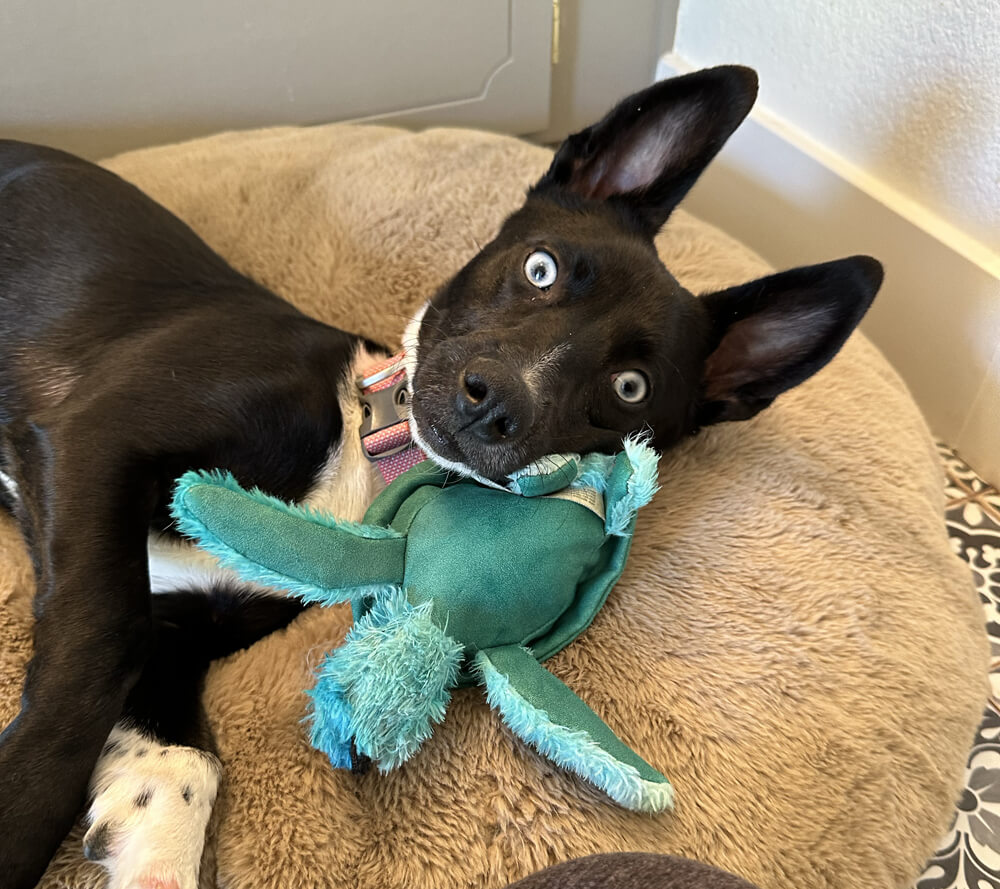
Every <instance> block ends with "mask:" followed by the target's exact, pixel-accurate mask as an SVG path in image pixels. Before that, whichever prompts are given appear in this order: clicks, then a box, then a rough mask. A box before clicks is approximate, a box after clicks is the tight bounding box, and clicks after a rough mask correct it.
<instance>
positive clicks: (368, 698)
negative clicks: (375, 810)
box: [310, 590, 463, 772]
mask: <svg viewBox="0 0 1000 889" xmlns="http://www.w3.org/2000/svg"><path fill="white" fill-rule="evenodd" d="M462 654H463V648H462V646H461V645H459V644H458V643H457V642H456V641H455V640H454V639H452V638H451V637H450V636H448V634H447V633H445V632H444V630H442V629H441V628H440V627H438V626H437V625H436V624H435V623H434V622H433V621H432V620H431V615H430V603H424V604H423V605H418V606H413V605H411V604H410V603H409V602H407V600H406V595H405V594H404V593H403V592H402V591H401V590H398V591H396V592H394V593H393V594H391V595H390V596H389V597H387V598H386V599H383V600H382V601H379V602H376V604H375V605H374V607H373V608H372V609H371V610H370V611H369V612H368V613H367V614H366V615H365V616H364V617H362V618H361V619H360V620H359V621H358V622H357V623H356V624H355V625H354V627H353V628H352V629H351V631H350V633H348V635H347V640H346V641H345V642H344V644H343V645H342V646H341V647H340V648H338V649H336V650H335V651H334V652H333V653H332V654H330V655H329V656H328V657H327V659H326V660H325V661H324V662H323V664H322V665H321V667H320V670H319V678H318V679H317V682H316V685H315V687H314V688H313V689H312V691H311V692H310V695H311V696H312V714H311V717H312V743H313V746H314V747H316V748H317V749H319V750H322V751H323V752H324V753H326V754H327V756H329V757H330V762H332V763H333V765H334V766H336V767H338V768H349V767H350V766H351V743H352V741H353V743H354V745H355V748H356V750H357V752H358V753H359V754H361V755H362V756H366V757H368V758H369V759H371V760H372V761H374V762H375V763H376V764H377V765H378V767H379V769H380V770H381V771H383V772H386V771H389V770H390V769H394V768H396V766H398V765H400V764H401V763H403V762H405V761H406V760H407V759H409V758H410V757H411V756H412V755H413V754H414V753H415V752H416V751H417V749H418V748H419V747H420V745H421V744H422V743H423V742H424V741H425V740H427V738H429V737H430V734H431V731H432V729H433V726H434V723H438V722H440V721H441V720H442V719H444V714H445V710H446V708H447V706H448V702H449V701H450V700H451V688H452V687H453V686H454V684H455V680H456V678H457V676H458V669H459V665H460V664H461V659H462Z"/></svg>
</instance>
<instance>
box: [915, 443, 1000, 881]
mask: <svg viewBox="0 0 1000 889" xmlns="http://www.w3.org/2000/svg"><path fill="white" fill-rule="evenodd" d="M938 448H939V450H940V452H941V458H942V460H943V461H944V465H945V476H946V478H945V492H946V494H947V498H948V499H947V507H946V511H945V521H946V523H947V525H948V536H949V537H950V538H951V545H952V547H953V549H954V550H955V552H956V553H957V554H958V555H959V556H961V557H962V558H963V559H964V560H965V561H966V562H968V563H969V567H970V568H971V569H972V574H973V578H974V580H975V584H976V588H977V590H978V591H979V599H980V601H981V602H982V603H983V613H984V616H985V619H986V629H987V632H988V633H989V637H990V648H991V661H990V681H991V684H992V694H991V696H990V700H989V702H988V703H987V706H986V710H985V711H984V713H983V721H982V724H981V725H980V726H979V731H978V732H977V734H976V739H975V742H974V744H973V747H972V750H971V751H969V759H968V761H967V763H966V772H965V789H964V790H963V791H962V796H961V798H960V799H959V800H958V803H957V805H956V807H955V820H954V822H953V824H952V826H951V830H950V831H949V832H948V834H947V836H945V837H944V839H943V840H942V842H941V845H940V846H939V847H938V851H937V852H936V853H935V854H934V856H933V857H932V858H931V860H930V861H929V862H928V864H927V867H926V869H925V870H924V873H923V875H922V876H921V877H920V879H919V880H918V881H917V883H916V889H1000V492H998V491H997V490H996V489H995V488H992V487H990V486H989V485H987V484H986V483H985V482H984V481H983V480H982V479H980V478H979V476H977V475H976V473H975V472H973V471H972V469H970V468H969V466H968V465H966V464H965V463H964V462H962V460H961V459H960V458H959V457H958V456H957V455H956V454H955V452H954V451H952V450H951V449H950V448H948V447H945V446H944V445H939V446H938Z"/></svg>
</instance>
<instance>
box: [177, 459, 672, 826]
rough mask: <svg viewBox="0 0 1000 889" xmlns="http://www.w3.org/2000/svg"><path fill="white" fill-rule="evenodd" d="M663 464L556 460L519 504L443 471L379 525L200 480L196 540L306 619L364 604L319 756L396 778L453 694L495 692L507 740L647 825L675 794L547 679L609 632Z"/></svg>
mask: <svg viewBox="0 0 1000 889" xmlns="http://www.w3.org/2000/svg"><path fill="white" fill-rule="evenodd" d="M657 461H658V457H657V455H656V453H655V452H654V451H652V450H651V449H650V448H648V447H647V446H646V445H645V444H644V443H642V442H640V441H637V440H626V442H625V445H624V450H623V451H622V452H621V453H620V454H618V455H617V457H608V456H605V455H601V454H589V455H587V456H585V457H579V456H576V455H570V456H561V457H552V458H546V459H545V460H543V461H539V463H537V464H533V466H532V467H529V469H527V470H522V471H521V472H520V473H517V474H515V475H514V476H512V477H511V482H510V486H509V490H498V489H495V488H491V487H487V486H485V485H482V484H479V483H477V482H474V481H471V480H468V479H456V478H455V477H454V474H453V473H448V472H446V471H445V470H443V469H440V468H439V467H437V466H435V465H434V464H433V463H431V462H430V461H425V462H423V463H419V464H418V465H416V466H414V467H413V468H412V469H409V470H408V471H407V472H405V473H404V474H403V475H401V476H400V477H399V478H397V479H396V480H395V481H393V482H392V483H391V484H390V485H389V486H388V487H387V488H386V489H385V490H384V491H383V492H382V493H381V494H380V495H379V496H378V497H377V498H376V499H375V501H374V502H373V504H372V505H371V507H370V508H369V510H368V512H367V513H366V515H365V519H364V523H363V524H356V523H352V522H344V521H339V520H337V519H334V518H332V517H329V516H325V515H321V514H319V513H317V512H315V511H313V510H310V509H307V508H302V507H298V506H290V505H288V504H286V503H283V502H281V501H279V500H277V499H275V498H272V497H269V496H267V495H265V494H262V493H261V492H260V491H257V490H254V491H246V490H244V489H243V488H241V487H240V486H239V485H238V484H237V483H236V481H235V480H234V479H233V477H232V476H231V475H228V474H226V475H223V474H221V473H216V472H189V473H187V474H186V475H185V476H183V477H182V478H181V479H180V481H179V482H178V485H177V489H176V491H175V495H174V500H173V512H174V516H175V518H176V519H177V522H178V524H179V527H180V529H181V530H182V531H183V532H184V533H186V534H188V535H189V536H191V537H193V538H194V539H195V540H196V541H197V542H198V543H199V544H200V545H201V546H202V547H203V548H204V549H206V550H207V551H208V552H210V553H212V554H214V555H215V556H216V557H217V558H218V559H219V561H220V562H222V563H223V564H224V565H226V566H228V567H230V568H232V569H233V570H235V571H236V572H237V573H238V574H240V575H241V576H242V577H243V578H245V579H246V580H250V581H254V582H256V583H260V584H263V585H266V586H269V587H275V588H278V589H282V590H287V591H288V592H289V593H291V594H292V595H295V596H298V597H299V598H301V599H302V600H303V601H305V602H313V603H319V604H320V605H332V604H335V603H339V602H347V601H349V602H351V604H352V607H353V613H354V625H353V627H352V628H351V630H350V632H349V633H348V635H347V639H346V640H345V642H344V644H343V645H342V646H340V647H339V648H337V649H335V650H334V651H333V652H332V653H330V654H329V655H328V656H327V657H326V659H325V661H324V662H323V664H322V665H321V667H320V669H319V671H318V679H317V682H316V685H315V687H314V688H313V689H312V690H311V692H310V695H311V698H312V700H311V714H310V718H311V722H312V743H313V745H314V746H315V747H317V748H318V749H319V750H322V751H323V752H324V753H326V754H327V756H328V757H329V758H330V761H331V762H332V763H333V765H334V766H335V767H338V768H347V767H350V766H351V764H352V759H353V753H354V751H356V752H357V753H359V754H361V755H363V756H365V757H368V758H370V759H371V760H373V761H374V762H375V763H376V764H377V765H378V767H379V769H380V770H382V771H388V770H390V769H394V768H396V767H397V766H399V765H400V764H402V763H404V762H406V760H408V759H409V758H410V757H411V756H412V755H413V754H414V753H415V752H416V751H417V750H418V748H419V747H420V745H421V744H422V743H423V742H424V741H425V740H427V738H428V737H430V735H431V732H432V729H433V726H434V724H435V723H439V722H441V721H442V720H443V719H444V716H445V710H446V709H447V706H448V703H449V700H450V697H451V690H452V689H453V688H455V687H456V686H463V685H472V684H481V685H484V686H485V688H486V696H487V699H488V701H489V703H490V705H491V706H492V707H493V708H495V709H496V710H497V711H499V713H500V715H501V717H502V718H503V720H504V722H505V723H506V724H507V726H508V727H509V728H510V729H511V731H513V732H514V733H515V734H516V735H518V736H519V737H520V738H522V739H523V740H524V741H526V742H527V743H528V744H530V745H531V746H533V747H534V748H535V749H536V750H538V751H539V752H540V753H541V754H542V755H544V756H546V757H548V758H550V759H552V760H553V761H554V762H556V763H557V764H558V765H560V766H562V767H564V768H567V769H569V770H572V771H573V772H576V773H577V774H579V775H581V776H582V777H584V778H585V779H587V780H588V781H590V782H592V783H593V784H594V785H596V786H597V787H598V788H600V789H601V790H603V791H604V792H605V793H606V794H607V795H608V796H610V797H611V798H612V799H613V800H615V801H616V802H618V803H620V804H621V805H623V806H626V807H628V808H630V809H636V810H641V811H646V812H660V811H663V810H664V809H667V808H670V807H671V806H672V804H673V790H672V788H671V786H670V783H669V782H668V781H667V779H666V778H665V777H664V776H663V775H661V774H660V773H659V772H658V771H656V770H655V769H654V768H653V767H652V766H650V765H649V764H648V763H647V762H646V761H645V760H643V759H642V758H641V757H640V756H638V755H637V754H636V753H635V752H634V751H632V750H631V749H630V748H629V747H628V746H627V745H626V744H624V743H623V742H622V741H621V740H620V739H619V738H618V737H617V736H616V735H615V734H614V732H612V731H611V729H610V728H608V726H607V725H606V724H605V723H604V722H603V721H602V720H601V719H600V718H599V717H598V716H597V714H596V713H594V711H593V710H591V709H590V707H588V706H587V705H586V704H585V703H584V702H583V701H582V700H581V699H580V698H579V697H577V696H576V694H574V693H573V692H572V691H571V690H570V689H569V688H568V687H567V686H566V685H565V684H564V683H562V682H561V681H560V680H559V679H557V678H556V677H555V676H554V675H553V674H552V673H550V672H549V671H548V670H546V669H545V667H543V666H542V665H541V662H542V661H545V660H546V659H547V658H550V657H552V655H554V654H556V652H558V651H560V650H562V649H563V648H565V647H566V646H567V645H568V644H569V643H570V642H572V641H573V640H574V639H575V638H576V637H577V636H578V635H580V633H582V632H583V631H584V630H585V629H586V628H587V627H588V626H589V625H590V623H591V621H592V620H593V619H594V616H595V615H596V613H597V612H598V611H599V610H600V608H601V606H602V605H603V604H604V602H605V600H606V599H607V596H608V593H609V592H610V590H611V588H612V586H613V585H614V584H615V582H616V581H617V580H618V578H619V577H620V576H621V573H622V570H623V569H624V565H625V559H626V557H627V555H628V551H629V548H630V546H631V541H632V533H633V529H634V527H635V514H636V510H637V509H638V508H639V507H641V506H642V505H644V504H645V503H647V502H648V501H649V499H650V498H651V497H652V495H653V493H654V492H655V490H656V468H657Z"/></svg>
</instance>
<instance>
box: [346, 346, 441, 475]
mask: <svg viewBox="0 0 1000 889" xmlns="http://www.w3.org/2000/svg"><path fill="white" fill-rule="evenodd" d="M404 354H405V353H403V352H399V353H398V354H396V355H393V356H392V357H391V358H385V359H383V360H382V361H379V362H378V363H377V364H374V365H372V366H371V367H369V368H366V369H365V371H364V373H363V374H362V375H361V376H360V377H358V379H357V385H358V389H359V390H360V392H361V395H360V398H361V406H362V411H363V417H362V420H361V430H360V432H361V445H362V447H363V448H364V450H365V456H366V457H367V458H368V459H369V460H371V461H372V462H373V463H374V464H375V466H376V467H377V468H378V471H379V474H380V475H381V476H382V480H383V481H384V482H385V483H386V484H387V485H388V484H390V483H391V482H392V481H393V479H395V478H396V477H397V476H399V475H402V474H403V473H404V472H406V470H407V469H409V468H410V467H411V466H416V464H417V463H420V462H421V461H422V460H426V459H427V455H426V454H425V453H424V452H423V451H422V450H421V449H420V448H419V447H417V446H416V445H415V444H414V443H413V437H412V435H411V434H410V424H409V412H410V411H409V391H408V389H407V381H406V366H405V365H404V364H403V356H404Z"/></svg>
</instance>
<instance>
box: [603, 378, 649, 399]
mask: <svg viewBox="0 0 1000 889" xmlns="http://www.w3.org/2000/svg"><path fill="white" fill-rule="evenodd" d="M611 385H612V386H613V387H614V389H615V395H617V396H618V397H619V398H620V399H621V400H622V401H625V402H627V403H628V404H638V403H639V402H640V401H644V400H645V399H646V396H647V395H649V380H647V379H646V375H645V374H644V373H641V372H640V371H638V370H624V371H622V372H621V373H620V374H615V375H614V376H612V377H611Z"/></svg>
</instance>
